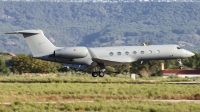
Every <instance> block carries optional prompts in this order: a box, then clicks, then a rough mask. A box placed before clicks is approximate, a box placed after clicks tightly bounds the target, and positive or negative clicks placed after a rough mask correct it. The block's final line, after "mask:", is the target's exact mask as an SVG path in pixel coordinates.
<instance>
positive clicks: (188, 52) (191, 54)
mask: <svg viewBox="0 0 200 112" xmlns="http://www.w3.org/2000/svg"><path fill="white" fill-rule="evenodd" d="M186 55H188V56H189V57H192V56H194V55H195V54H194V53H193V52H190V51H187V53H186Z"/></svg>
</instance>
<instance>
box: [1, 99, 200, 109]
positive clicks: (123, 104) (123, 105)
mask: <svg viewBox="0 0 200 112" xmlns="http://www.w3.org/2000/svg"><path fill="white" fill-rule="evenodd" d="M199 110H200V106H199V104H197V103H186V102H180V103H170V102H152V101H139V100H131V101H102V100H100V101H95V102H92V103H89V102H74V103H59V102H58V103H41V104H38V103H26V104H24V103H22V102H19V101H16V102H13V103H12V104H11V105H9V106H6V105H0V111H4V112H5V111H6V112H13V111H19V112H30V111H31V112H32V111H34V112H36V111H37V112H38V111H40V112H45V111H48V112H49V111H50V112H55V111H56V112H58V111H101V112H105V111H109V112H110V111H115V112H198V111H199Z"/></svg>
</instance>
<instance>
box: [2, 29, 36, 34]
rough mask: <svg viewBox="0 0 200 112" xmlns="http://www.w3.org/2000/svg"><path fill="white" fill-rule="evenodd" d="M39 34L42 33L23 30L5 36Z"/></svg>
mask: <svg viewBox="0 0 200 112" xmlns="http://www.w3.org/2000/svg"><path fill="white" fill-rule="evenodd" d="M38 33H40V32H39V31H38V30H22V31H15V32H8V33H5V34H38Z"/></svg>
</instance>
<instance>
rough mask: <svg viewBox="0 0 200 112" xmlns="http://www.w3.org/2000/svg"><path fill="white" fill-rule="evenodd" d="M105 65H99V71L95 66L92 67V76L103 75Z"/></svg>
mask: <svg viewBox="0 0 200 112" xmlns="http://www.w3.org/2000/svg"><path fill="white" fill-rule="evenodd" d="M104 72H105V67H104V66H100V71H98V70H97V67H95V68H93V72H92V76H93V77H97V76H99V77H104Z"/></svg>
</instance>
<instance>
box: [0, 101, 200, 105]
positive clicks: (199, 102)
mask: <svg viewBox="0 0 200 112" xmlns="http://www.w3.org/2000/svg"><path fill="white" fill-rule="evenodd" d="M105 101H106V102H115V101H126V102H129V101H130V100H105ZM140 101H152V102H171V103H180V102H188V103H198V104H200V100H140ZM94 102H95V100H87V101H85V100H83V101H81V100H78V101H77V100H69V101H61V102H60V101H58V102H55V101H52V102H51V101H50V102H29V103H38V104H41V103H46V104H47V103H94ZM22 103H23V104H26V103H27V102H22ZM0 104H1V105H11V104H12V103H11V102H3V103H0Z"/></svg>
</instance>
